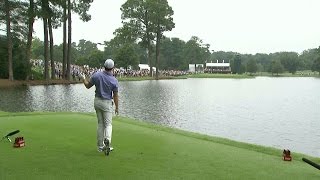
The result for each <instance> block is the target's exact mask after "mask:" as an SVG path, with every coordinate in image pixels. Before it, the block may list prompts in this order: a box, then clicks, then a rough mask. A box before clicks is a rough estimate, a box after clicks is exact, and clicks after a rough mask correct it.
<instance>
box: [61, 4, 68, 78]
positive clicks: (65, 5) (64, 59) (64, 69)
mask: <svg viewBox="0 0 320 180" xmlns="http://www.w3.org/2000/svg"><path fill="white" fill-rule="evenodd" d="M66 64H67V1H64V7H63V60H62V72H61V74H62V79H66V77H67V76H66Z"/></svg>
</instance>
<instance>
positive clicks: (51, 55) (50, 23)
mask: <svg viewBox="0 0 320 180" xmlns="http://www.w3.org/2000/svg"><path fill="white" fill-rule="evenodd" d="M48 23H49V36H50V62H51V79H55V78H56V77H55V65H54V59H53V32H52V21H51V17H49V19H48Z"/></svg>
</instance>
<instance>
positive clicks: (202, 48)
mask: <svg viewBox="0 0 320 180" xmlns="http://www.w3.org/2000/svg"><path fill="white" fill-rule="evenodd" d="M209 48H210V46H209V45H208V44H203V41H202V40H201V39H200V38H198V37H196V36H193V37H191V39H190V40H189V41H188V42H187V43H186V44H185V48H184V55H183V57H184V58H185V61H186V63H187V64H203V63H204V62H205V61H207V60H208V59H209V58H210V50H209Z"/></svg>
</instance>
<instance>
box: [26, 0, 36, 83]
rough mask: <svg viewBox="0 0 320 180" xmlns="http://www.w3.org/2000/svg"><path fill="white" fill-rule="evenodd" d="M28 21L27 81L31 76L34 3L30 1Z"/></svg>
mask: <svg viewBox="0 0 320 180" xmlns="http://www.w3.org/2000/svg"><path fill="white" fill-rule="evenodd" d="M28 15H29V20H28V40H27V49H26V58H27V64H28V73H27V80H29V79H30V76H31V68H32V67H31V64H30V59H31V46H32V33H33V23H34V1H33V0H30V3H29V14H28Z"/></svg>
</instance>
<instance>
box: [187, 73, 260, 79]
mask: <svg viewBox="0 0 320 180" xmlns="http://www.w3.org/2000/svg"><path fill="white" fill-rule="evenodd" d="M187 77H188V78H234V79H243V78H254V76H250V75H248V74H212V73H199V74H190V75H188V76H187Z"/></svg>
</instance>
